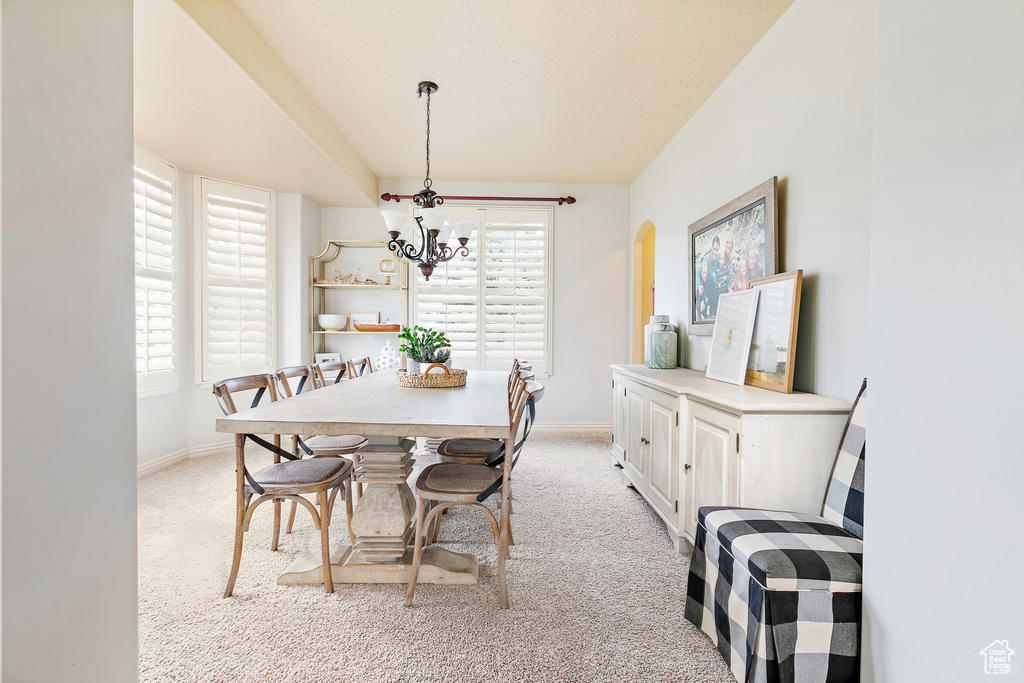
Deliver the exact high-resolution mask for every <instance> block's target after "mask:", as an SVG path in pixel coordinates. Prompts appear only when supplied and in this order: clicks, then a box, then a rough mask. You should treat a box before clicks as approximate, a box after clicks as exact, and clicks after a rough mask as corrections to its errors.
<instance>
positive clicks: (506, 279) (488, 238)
mask: <svg viewBox="0 0 1024 683" xmlns="http://www.w3.org/2000/svg"><path fill="white" fill-rule="evenodd" d="M444 208H445V210H446V211H448V212H449V214H450V216H451V218H453V219H459V218H472V219H474V220H476V221H477V226H478V227H477V229H476V230H474V231H473V233H472V235H471V236H470V239H469V242H468V244H467V245H466V246H467V247H468V248H469V251H470V253H469V256H468V257H461V256H456V257H455V258H454V259H452V260H451V261H448V262H447V263H442V264H439V265H438V266H437V268H436V269H435V270H434V273H433V274H432V275H431V276H430V280H429V281H427V280H426V279H425V278H424V277H423V275H422V274H421V273H420V272H419V270H418V269H416V267H415V265H410V267H411V268H412V269H413V271H414V272H415V273H416V277H415V288H414V302H413V307H412V308H413V311H414V313H415V322H416V324H417V325H422V326H423V327H429V328H432V329H436V330H442V331H444V332H445V334H447V335H448V338H449V339H450V340H451V341H452V358H453V359H454V360H456V361H457V366H458V367H460V368H466V369H471V370H472V369H487V370H506V369H507V368H508V365H509V363H510V362H511V360H512V358H520V359H523V360H529V361H530V362H531V363H532V364H533V368H534V371H535V372H537V373H538V374H548V373H550V362H549V360H550V359H549V355H550V348H551V345H550V342H551V334H550V329H549V325H548V318H549V308H550V258H551V254H550V237H551V216H552V212H551V210H550V209H519V208H510V209H482V208H466V207H455V208H449V207H447V206H446V207H444Z"/></svg>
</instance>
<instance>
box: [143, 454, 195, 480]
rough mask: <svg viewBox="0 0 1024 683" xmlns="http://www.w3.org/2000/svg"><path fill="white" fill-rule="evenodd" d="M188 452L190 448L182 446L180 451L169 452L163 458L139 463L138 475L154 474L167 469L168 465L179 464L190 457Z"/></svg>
mask: <svg viewBox="0 0 1024 683" xmlns="http://www.w3.org/2000/svg"><path fill="white" fill-rule="evenodd" d="M188 452H189V449H187V448H182V449H181V450H180V451H174V452H173V453H168V454H167V455H165V456H163V457H161V458H157V459H156V460H150V461H149V462H144V463H142V464H141V465H139V475H138V476H140V477H144V476H146V475H147V474H153V473H154V472H159V471H160V470H165V469H167V468H168V467H170V466H171V465H177V464H178V463H179V462H181V461H182V460H187V459H188Z"/></svg>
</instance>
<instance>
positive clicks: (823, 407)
mask: <svg viewBox="0 0 1024 683" xmlns="http://www.w3.org/2000/svg"><path fill="white" fill-rule="evenodd" d="M611 367H612V404H613V407H614V430H613V434H612V457H613V459H614V460H615V461H616V462H617V463H618V464H620V465H621V466H622V468H623V472H624V473H625V475H626V477H627V479H628V480H629V481H630V483H631V484H632V485H633V487H634V488H635V489H636V490H637V491H638V492H639V493H640V494H641V495H642V496H643V497H644V498H645V499H646V500H647V502H648V503H650V505H651V507H652V508H653V509H654V510H655V512H657V513H658V515H659V516H660V517H661V518H662V519H663V520H664V521H665V525H666V527H667V528H668V532H669V534H670V536H671V538H672V541H673V543H674V544H676V547H677V548H678V549H679V550H680V552H689V550H690V549H691V548H692V544H693V537H694V534H695V533H696V529H697V510H698V509H699V508H700V507H702V506H704V505H735V506H739V507H757V508H766V509H774V510H792V511H795V512H809V513H814V514H819V513H820V512H821V502H822V499H823V497H824V495H825V486H826V484H827V483H828V477H829V473H830V472H831V469H832V461H833V459H834V458H835V453H836V448H838V446H839V439H840V437H841V435H842V431H843V426H844V425H845V423H846V416H847V414H848V413H849V411H850V407H851V404H850V403H849V402H846V401H841V400H838V399H832V398H825V397H823V396H816V395H813V394H801V393H794V394H781V393H778V392H773V391H768V390H767V389H759V388H756V387H748V386H743V387H739V386H736V385H733V384H727V383H725V382H718V381H715V380H710V379H707V378H706V377H705V376H704V373H702V372H698V371H696V370H687V369H683V368H677V369H674V370H654V369H651V368H647V367H644V366H643V365H613V366H611Z"/></svg>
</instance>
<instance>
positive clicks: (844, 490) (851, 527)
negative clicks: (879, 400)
mask: <svg viewBox="0 0 1024 683" xmlns="http://www.w3.org/2000/svg"><path fill="white" fill-rule="evenodd" d="M867 389H868V381H867V380H866V379H865V380H864V383H863V384H862V385H861V387H860V393H859V394H857V400H856V401H854V403H853V410H851V411H850V417H849V419H848V420H847V422H846V429H845V430H843V438H842V440H840V442H839V452H838V453H837V454H836V459H835V462H834V464H833V465H832V476H831V478H830V479H829V483H828V490H827V491H825V504H824V505H823V506H822V510H821V516H822V517H824V518H825V519H827V520H828V521H830V522H833V523H835V524H838V525H839V526H841V527H843V528H844V529H846V530H847V531H850V532H853V533H854V534H856V535H857V537H858V538H864V442H865V434H866V429H867Z"/></svg>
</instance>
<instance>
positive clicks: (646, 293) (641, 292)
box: [633, 221, 655, 363]
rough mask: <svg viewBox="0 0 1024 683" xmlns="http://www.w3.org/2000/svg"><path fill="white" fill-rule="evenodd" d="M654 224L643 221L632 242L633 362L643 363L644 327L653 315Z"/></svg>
mask: <svg viewBox="0 0 1024 683" xmlns="http://www.w3.org/2000/svg"><path fill="white" fill-rule="evenodd" d="M654 233H655V228H654V223H652V222H650V221H644V224H643V225H641V226H640V229H639V230H637V232H636V238H635V239H634V240H633V362H634V363H643V362H644V325H646V324H647V322H648V321H649V320H650V319H651V316H652V315H654Z"/></svg>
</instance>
